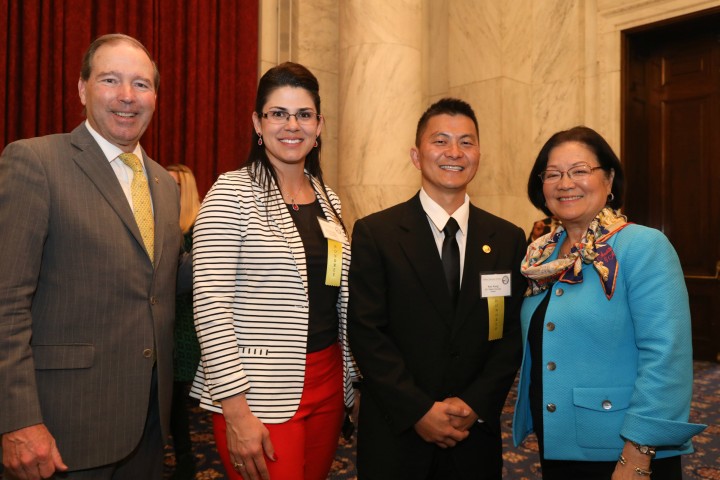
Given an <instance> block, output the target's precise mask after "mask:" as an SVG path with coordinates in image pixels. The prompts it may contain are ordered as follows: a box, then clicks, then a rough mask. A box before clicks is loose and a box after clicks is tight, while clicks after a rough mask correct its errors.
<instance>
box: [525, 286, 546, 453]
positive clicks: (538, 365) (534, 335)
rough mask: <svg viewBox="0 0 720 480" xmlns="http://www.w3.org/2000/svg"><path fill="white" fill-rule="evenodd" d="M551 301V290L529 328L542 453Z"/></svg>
mask: <svg viewBox="0 0 720 480" xmlns="http://www.w3.org/2000/svg"><path fill="white" fill-rule="evenodd" d="M549 303H550V290H548V291H547V293H546V294H545V298H543V300H542V302H540V305H538V307H537V308H536V309H535V312H534V313H533V316H532V318H531V319H530V328H529V330H528V344H529V346H530V414H531V415H532V420H533V430H535V435H536V436H537V439H538V447H539V449H540V455H541V456H542V454H543V451H544V444H545V441H544V440H545V439H544V438H543V408H544V407H543V399H542V397H543V393H542V390H543V388H542V377H543V354H542V343H543V329H544V327H545V314H546V313H547V307H548V304H549Z"/></svg>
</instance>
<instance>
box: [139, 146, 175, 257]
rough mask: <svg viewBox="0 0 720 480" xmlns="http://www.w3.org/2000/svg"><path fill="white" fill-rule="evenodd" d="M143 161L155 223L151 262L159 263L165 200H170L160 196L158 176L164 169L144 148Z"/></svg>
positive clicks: (162, 239) (162, 238) (163, 229)
mask: <svg viewBox="0 0 720 480" xmlns="http://www.w3.org/2000/svg"><path fill="white" fill-rule="evenodd" d="M143 161H144V163H145V170H146V171H147V176H148V184H149V185H150V196H151V197H152V203H153V221H154V223H155V261H154V262H153V263H154V264H155V265H159V264H160V259H161V258H162V254H163V250H162V246H163V245H164V244H165V242H164V237H165V230H166V229H165V228H164V227H165V225H163V222H164V221H165V218H166V215H165V214H164V212H165V206H166V204H167V202H169V201H172V200H171V199H167V198H163V197H162V191H161V189H160V181H159V178H158V177H159V175H160V174H161V173H162V172H161V171H159V170H164V169H163V168H162V167H161V166H160V165H158V164H157V163H155V162H153V161H152V160H150V158H148V156H147V154H146V153H145V150H143ZM139 233H140V231H139V229H138V234H139ZM141 245H142V243H141Z"/></svg>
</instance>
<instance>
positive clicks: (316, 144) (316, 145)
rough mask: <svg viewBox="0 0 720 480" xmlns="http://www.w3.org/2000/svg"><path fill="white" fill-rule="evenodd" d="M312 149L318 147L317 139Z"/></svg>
mask: <svg viewBox="0 0 720 480" xmlns="http://www.w3.org/2000/svg"><path fill="white" fill-rule="evenodd" d="M313 147H314V148H317V147H318V141H317V138H316V139H315V145H313Z"/></svg>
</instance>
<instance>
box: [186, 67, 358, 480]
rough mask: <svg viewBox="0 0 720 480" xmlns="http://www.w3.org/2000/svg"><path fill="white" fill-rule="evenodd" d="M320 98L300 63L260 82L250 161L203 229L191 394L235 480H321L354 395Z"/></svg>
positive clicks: (196, 243)
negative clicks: (209, 416) (197, 357)
mask: <svg viewBox="0 0 720 480" xmlns="http://www.w3.org/2000/svg"><path fill="white" fill-rule="evenodd" d="M318 92H319V86H318V82H317V79H316V78H315V76H313V74H312V73H311V72H310V71H308V70H307V69H306V68H305V67H303V66H302V65H298V64H295V63H290V62H287V63H283V64H281V65H278V66H277V67H274V68H272V69H270V70H269V71H268V72H267V73H265V75H263V77H262V78H261V80H260V83H259V85H258V92H257V97H256V101H255V111H254V112H253V115H252V120H253V125H254V140H255V142H254V143H253V146H252V148H251V151H250V154H249V156H248V159H247V161H246V162H245V164H244V165H243V166H242V167H241V168H240V169H239V170H236V171H234V172H229V173H226V174H224V175H221V176H220V177H219V178H218V180H217V182H216V183H215V185H213V187H212V188H211V190H210V192H208V194H207V196H206V197H205V200H204V202H203V204H202V206H201V208H200V213H199V215H198V218H197V221H196V223H195V230H194V235H193V261H194V282H193V283H194V287H193V296H194V309H195V328H196V330H197V334H198V339H199V341H200V348H201V362H200V367H199V368H198V372H197V375H196V377H195V380H194V383H193V388H192V391H191V395H192V396H194V397H196V398H199V399H200V405H201V406H202V407H204V408H206V409H208V410H210V411H212V412H214V414H213V427H214V433H215V440H216V444H217V446H218V450H219V452H220V456H221V458H222V459H223V463H224V465H225V468H226V470H227V471H228V475H229V477H230V478H245V479H255V478H263V479H266V478H273V479H276V480H277V479H301V478H304V479H318V480H320V479H325V478H327V474H328V471H329V470H330V466H331V464H332V460H333V458H334V453H335V449H336V447H337V441H338V436H339V433H340V429H341V426H342V422H343V418H344V413H345V410H346V409H349V408H350V407H351V406H352V404H353V400H354V398H353V389H352V382H353V380H354V379H355V378H356V376H357V372H356V369H355V366H354V361H353V359H352V355H351V353H350V350H349V348H348V342H347V333H346V312H347V301H348V290H347V272H348V267H349V264H350V245H349V242H348V238H347V234H346V231H345V227H344V225H343V223H342V220H341V217H340V201H339V199H338V197H337V195H336V194H335V193H334V192H333V191H332V190H330V189H329V188H328V187H327V186H326V185H325V184H324V183H323V180H322V171H321V168H320V132H321V130H322V127H323V117H322V115H321V114H320V96H319V93H318Z"/></svg>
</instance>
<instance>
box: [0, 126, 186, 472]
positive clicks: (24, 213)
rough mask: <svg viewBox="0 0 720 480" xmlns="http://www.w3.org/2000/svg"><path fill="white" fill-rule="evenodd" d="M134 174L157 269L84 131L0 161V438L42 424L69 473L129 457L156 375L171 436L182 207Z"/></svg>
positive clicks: (164, 179) (159, 179) (6, 154)
mask: <svg viewBox="0 0 720 480" xmlns="http://www.w3.org/2000/svg"><path fill="white" fill-rule="evenodd" d="M144 162H145V167H146V169H147V173H148V179H149V184H150V191H151V195H152V201H153V207H154V213H155V266H154V267H153V264H152V263H151V261H150V259H149V258H148V255H147V253H146V251H145V248H144V245H143V242H142V238H141V236H140V231H139V230H138V227H137V224H136V222H135V219H134V217H133V213H132V210H131V208H130V205H129V204H128V201H127V199H126V197H125V195H124V194H123V191H122V188H121V187H120V183H119V182H118V180H117V177H116V176H115V174H114V172H113V170H112V167H111V166H110V164H109V162H108V161H107V159H106V158H105V156H104V154H103V152H102V150H101V149H100V147H99V146H98V144H97V142H96V141H95V140H94V139H93V138H92V136H91V135H90V133H89V132H88V130H87V128H86V127H85V126H84V124H83V125H80V126H79V127H77V128H76V129H75V130H74V131H73V132H72V133H70V134H61V135H50V136H46V137H39V138H33V139H28V140H21V141H18V142H15V143H12V144H10V145H8V146H7V147H6V149H5V150H4V151H3V153H2V156H1V157H0V252H2V255H1V256H0V272H1V273H0V391H1V392H3V393H2V396H1V397H0V432H8V431H12V430H16V429H19V428H22V427H26V426H29V425H33V424H37V423H44V424H46V426H47V427H48V429H49V430H50V433H51V434H52V435H53V436H54V437H55V439H56V441H57V445H58V448H59V450H60V453H61V455H62V456H63V460H64V461H65V463H66V464H67V465H68V466H69V467H70V468H71V469H72V470H75V469H84V468H89V467H94V466H98V465H104V464H109V463H113V462H116V461H118V460H119V459H122V458H123V457H125V456H127V455H128V454H129V453H130V452H131V451H132V449H133V448H134V447H135V446H136V445H137V443H138V441H139V439H140V437H141V435H142V432H143V427H144V423H145V418H146V415H147V411H148V399H149V392H150V384H151V376H152V371H153V365H157V374H158V385H159V398H160V413H161V420H162V422H161V423H162V427H163V431H164V432H165V433H167V432H168V430H169V428H168V425H169V409H170V398H171V389H172V378H173V376H172V338H173V328H172V327H173V319H174V309H175V292H176V273H177V269H178V258H179V252H180V249H181V246H180V245H181V241H182V235H181V233H180V228H179V226H178V216H179V200H178V190H177V186H176V185H175V182H174V181H173V180H172V178H171V177H170V176H169V175H168V174H167V172H166V171H165V170H164V169H163V168H162V167H161V166H160V165H158V164H157V163H155V162H154V161H152V160H151V159H149V158H148V157H147V156H145V155H144ZM186 273H187V272H186Z"/></svg>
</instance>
